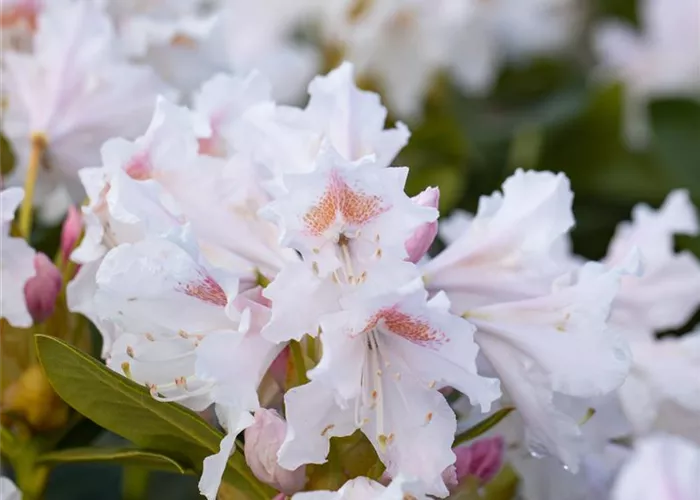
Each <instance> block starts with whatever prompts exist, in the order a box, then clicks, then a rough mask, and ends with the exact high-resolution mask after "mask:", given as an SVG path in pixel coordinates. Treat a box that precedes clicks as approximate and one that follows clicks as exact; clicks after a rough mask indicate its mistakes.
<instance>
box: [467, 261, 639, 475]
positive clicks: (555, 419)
mask: <svg viewBox="0 0 700 500" xmlns="http://www.w3.org/2000/svg"><path fill="white" fill-rule="evenodd" d="M620 274H621V270H618V269H613V270H611V271H606V270H604V268H603V267H602V266H600V265H596V264H594V263H591V264H587V265H586V266H584V267H583V268H582V269H581V271H580V273H579V276H577V280H576V282H575V284H573V285H569V286H563V287H561V288H558V289H555V290H554V291H553V292H552V293H551V295H548V296H544V297H539V298H534V299H528V300H522V301H513V302H506V303H502V304H493V305H488V306H482V307H475V308H474V309H472V310H469V311H468V312H467V314H466V317H467V318H469V319H470V321H471V322H472V323H474V325H476V328H477V332H476V336H475V338H476V341H477V343H478V344H479V346H480V347H481V352H482V353H483V354H484V356H485V358H486V359H487V360H488V361H489V362H490V363H491V365H492V366H493V369H494V371H495V372H496V373H497V374H498V376H499V378H500V379H501V382H502V383H503V388H504V391H505V392H506V393H507V395H508V396H509V398H510V399H511V400H512V401H513V403H514V404H515V406H516V407H517V408H518V410H519V412H520V415H521V416H522V418H523V421H524V423H525V436H526V442H527V446H528V447H529V448H530V449H531V450H532V451H533V453H535V454H547V453H548V454H554V455H555V456H557V457H559V458H560V459H561V461H562V462H563V463H564V464H566V466H567V467H569V468H570V469H572V470H574V471H575V470H576V469H577V467H578V463H579V461H580V458H581V455H582V454H583V451H584V450H583V447H582V433H581V430H580V429H579V425H578V422H579V421H580V420H581V419H582V418H583V417H584V414H581V415H569V414H567V412H566V411H565V409H564V408H561V407H558V405H557V400H556V399H557V398H556V396H557V395H559V394H563V395H567V396H571V397H577V398H590V397H595V396H602V395H605V394H608V393H611V392H613V391H614V390H615V389H617V388H618V387H619V386H620V385H621V384H622V383H623V381H624V380H625V377H626V376H627V373H628V372H629V368H630V364H631V355H630V352H629V347H628V345H627V343H626V342H625V340H624V338H623V337H622V336H621V335H620V334H619V333H618V332H616V331H615V330H614V329H612V328H609V327H608V326H607V318H608V315H609V313H610V308H611V304H612V301H613V299H614V297H615V293H616V291H617V288H618V283H619V280H620ZM591 363H595V364H596V367H597V369H596V370H595V374H592V373H591V372H590V370H589V369H588V367H589V366H590V364H591Z"/></svg>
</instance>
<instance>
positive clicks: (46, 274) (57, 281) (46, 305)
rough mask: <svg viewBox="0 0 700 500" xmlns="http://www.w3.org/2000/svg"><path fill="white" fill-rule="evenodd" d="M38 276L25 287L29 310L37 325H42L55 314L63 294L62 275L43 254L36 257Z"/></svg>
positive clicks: (31, 279) (35, 267)
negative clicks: (57, 300) (58, 300)
mask: <svg viewBox="0 0 700 500" xmlns="http://www.w3.org/2000/svg"><path fill="white" fill-rule="evenodd" d="M34 270H35V271H36V275H35V276H34V277H32V278H30V279H29V280H28V281H27V283H26V284H25V285H24V298H25V300H26V301H27V309H28V310H29V314H31V316H32V319H33V320H34V322H35V323H41V322H43V321H45V320H46V319H48V317H49V316H51V315H52V314H53V310H54V308H55V307H56V298H57V297H58V294H59V293H60V292H61V283H62V280H61V273H60V272H59V271H58V269H57V268H56V266H55V265H54V264H53V262H51V260H50V259H49V258H48V257H47V256H46V255H44V254H43V253H40V252H38V253H37V254H36V255H35V256H34Z"/></svg>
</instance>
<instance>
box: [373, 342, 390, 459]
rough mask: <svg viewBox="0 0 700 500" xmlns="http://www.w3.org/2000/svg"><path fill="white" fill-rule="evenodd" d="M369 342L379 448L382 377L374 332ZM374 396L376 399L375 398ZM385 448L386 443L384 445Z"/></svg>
mask: <svg viewBox="0 0 700 500" xmlns="http://www.w3.org/2000/svg"><path fill="white" fill-rule="evenodd" d="M369 338H370V339H371V342H372V343H373V344H374V349H372V351H371V352H370V354H369V357H370V362H371V366H370V372H371V373H372V374H373V375H374V390H373V391H372V399H374V400H375V402H376V410H377V439H380V446H381V436H383V435H384V391H383V383H382V377H381V376H380V375H379V374H378V372H379V371H380V369H379V366H380V362H379V343H378V341H377V336H376V334H375V332H371V333H370V334H369ZM375 394H376V397H375ZM383 446H386V441H385V442H384V445H383Z"/></svg>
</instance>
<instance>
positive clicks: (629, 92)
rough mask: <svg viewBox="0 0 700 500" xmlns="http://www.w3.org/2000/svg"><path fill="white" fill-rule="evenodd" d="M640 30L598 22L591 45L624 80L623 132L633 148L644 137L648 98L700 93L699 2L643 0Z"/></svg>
mask: <svg viewBox="0 0 700 500" xmlns="http://www.w3.org/2000/svg"><path fill="white" fill-rule="evenodd" d="M639 17H640V24H641V32H637V31H636V30H635V29H634V28H633V27H632V26H629V25H626V24H622V23H620V22H614V21H607V22H604V23H602V24H601V25H600V26H599V27H598V30H597V32H596V33H595V46H596V49H597V52H598V55H599V58H600V59H601V62H602V66H603V69H604V70H606V71H607V72H609V73H611V74H612V76H613V77H615V78H617V79H619V80H621V81H622V82H623V83H624V84H625V87H626V89H625V91H626V102H625V108H626V109H625V111H626V114H627V116H626V117H625V118H626V120H625V124H624V125H625V132H626V136H627V139H628V140H629V141H630V143H631V144H632V145H634V146H644V145H646V143H647V141H648V138H649V137H648V136H649V124H648V118H647V116H646V110H645V108H646V104H647V102H648V100H649V99H650V98H653V97H659V96H660V97H664V96H679V95H680V96H684V95H691V96H692V95H695V96H697V95H700V4H699V3H698V2H697V1H696V0H643V1H642V2H640V14H639Z"/></svg>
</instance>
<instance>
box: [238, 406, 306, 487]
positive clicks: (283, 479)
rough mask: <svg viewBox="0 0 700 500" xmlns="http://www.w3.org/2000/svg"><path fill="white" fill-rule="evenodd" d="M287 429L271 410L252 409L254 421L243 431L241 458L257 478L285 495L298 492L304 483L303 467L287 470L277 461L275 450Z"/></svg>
mask: <svg viewBox="0 0 700 500" xmlns="http://www.w3.org/2000/svg"><path fill="white" fill-rule="evenodd" d="M286 432H287V423H286V422H285V421H284V420H283V419H282V418H280V416H279V415H278V414H277V412H276V411H274V410H267V409H265V408H262V409H260V410H258V411H256V412H255V423H254V424H253V425H252V426H250V427H248V428H247V429H246V430H245V459H246V462H247V463H248V466H249V467H250V470H251V471H252V472H253V474H255V477H257V478H258V479H259V480H260V481H262V482H264V483H267V484H269V485H270V486H272V487H274V488H276V489H277V490H279V491H281V492H282V493H284V494H286V495H293V494H294V493H296V492H298V491H301V490H302V489H303V488H304V485H305V484H306V469H305V467H299V468H298V469H296V470H293V471H290V470H286V469H283V468H282V467H280V465H279V464H278V463H277V452H278V451H279V449H280V446H282V442H283V441H284V436H285V434H286Z"/></svg>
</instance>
